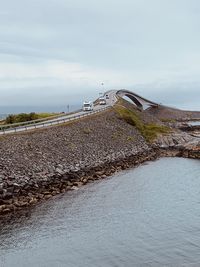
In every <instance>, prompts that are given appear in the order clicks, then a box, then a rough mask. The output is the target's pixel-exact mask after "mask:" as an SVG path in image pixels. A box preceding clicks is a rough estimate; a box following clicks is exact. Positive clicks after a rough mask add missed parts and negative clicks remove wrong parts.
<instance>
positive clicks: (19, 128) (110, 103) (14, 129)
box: [0, 90, 117, 135]
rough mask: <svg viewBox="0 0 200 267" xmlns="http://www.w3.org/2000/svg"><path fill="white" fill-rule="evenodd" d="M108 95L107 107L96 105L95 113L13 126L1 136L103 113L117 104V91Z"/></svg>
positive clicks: (81, 113)
mask: <svg viewBox="0 0 200 267" xmlns="http://www.w3.org/2000/svg"><path fill="white" fill-rule="evenodd" d="M106 95H108V97H109V98H108V99H106V105H96V106H94V110H93V111H78V112H76V113H73V114H68V115H67V114H66V115H65V116H62V117H57V118H54V119H50V120H47V121H43V122H38V123H34V124H31V125H30V124H27V125H26V124H25V125H21V126H17V127H16V126H15V127H12V125H11V127H10V128H7V129H6V128H5V129H4V130H1V131H0V135H4V134H12V133H18V132H24V131H30V130H35V129H41V128H44V127H49V126H53V125H58V124H61V123H65V122H68V121H73V120H77V119H79V118H81V117H84V116H89V115H92V114H95V113H97V112H101V111H103V110H105V109H107V108H109V107H111V106H113V105H114V104H115V102H116V101H117V97H116V90H111V91H108V92H106V93H105V94H104V96H106Z"/></svg>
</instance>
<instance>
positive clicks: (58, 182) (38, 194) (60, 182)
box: [0, 148, 200, 217]
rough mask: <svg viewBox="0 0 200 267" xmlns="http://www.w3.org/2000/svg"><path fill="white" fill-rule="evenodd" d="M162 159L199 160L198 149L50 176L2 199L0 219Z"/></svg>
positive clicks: (151, 152)
mask: <svg viewBox="0 0 200 267" xmlns="http://www.w3.org/2000/svg"><path fill="white" fill-rule="evenodd" d="M162 157H183V158H191V159H200V151H199V150H190V149H158V148H152V149H150V150H147V151H143V152H141V153H138V154H136V155H132V156H129V157H127V158H124V159H119V160H116V161H114V162H112V163H105V164H103V165H99V166H96V167H93V168H91V169H85V170H80V171H76V172H70V173H67V174H64V175H61V176H59V175H57V176H55V177H53V179H52V181H51V182H47V183H44V182H42V183H41V185H39V186H38V188H32V189H30V188H29V189H28V190H27V191H26V194H23V195H19V196H18V197H15V198H12V199H4V200H1V205H0V217H2V216H3V215H5V214H8V213H15V212H18V211H21V210H22V209H24V208H28V207H31V206H34V205H36V204H37V203H40V202H42V201H45V200H48V199H50V198H52V197H54V196H56V195H58V194H62V193H65V192H67V191H70V190H78V189H79V188H80V187H81V186H84V185H86V184H88V183H91V182H95V181H97V180H103V179H106V178H107V177H110V176H112V175H114V174H115V173H118V172H120V171H123V170H126V169H130V168H136V167H138V166H140V165H141V164H143V163H145V162H148V161H154V160H157V159H160V158H162Z"/></svg>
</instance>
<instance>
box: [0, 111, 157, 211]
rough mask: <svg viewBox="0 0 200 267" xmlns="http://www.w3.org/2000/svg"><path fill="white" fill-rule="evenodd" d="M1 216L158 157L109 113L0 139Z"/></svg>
mask: <svg viewBox="0 0 200 267" xmlns="http://www.w3.org/2000/svg"><path fill="white" fill-rule="evenodd" d="M0 155H1V156H0V213H8V212H10V211H15V210H17V209H21V208H23V207H26V206H28V205H31V204H35V203H37V202H38V201H40V200H41V199H48V198H50V197H52V196H54V195H56V194H58V193H63V192H65V191H67V190H73V189H77V188H78V187H79V186H81V185H83V184H86V183H87V182H91V181H93V180H96V179H100V178H101V179H102V178H105V177H106V176H108V175H111V174H112V173H114V172H116V171H119V170H120V169H125V168H128V167H129V166H133V165H135V164H139V163H140V162H143V161H146V160H148V159H149V160H152V159H154V158H156V157H157V156H158V155H157V153H156V152H155V150H154V149H152V148H151V146H149V145H148V144H147V143H146V141H145V140H144V138H143V137H142V136H141V134H140V133H139V132H138V131H137V129H135V128H134V127H132V126H131V125H129V124H127V123H126V122H125V121H123V120H120V119H119V118H117V116H116V114H115V113H114V111H111V110H109V111H107V112H104V113H102V114H100V115H96V116H92V117H90V118H85V119H82V120H80V121H78V122H74V123H71V124H67V125H62V126H57V127H52V128H48V129H44V130H41V131H35V132H29V133H26V134H17V135H12V136H11V135H8V136H5V137H2V138H1V140H0Z"/></svg>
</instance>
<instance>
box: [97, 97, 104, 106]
mask: <svg viewBox="0 0 200 267" xmlns="http://www.w3.org/2000/svg"><path fill="white" fill-rule="evenodd" d="M99 105H106V100H105V98H104V97H99Z"/></svg>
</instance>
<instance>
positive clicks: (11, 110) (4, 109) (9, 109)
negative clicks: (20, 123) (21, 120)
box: [0, 103, 81, 118]
mask: <svg viewBox="0 0 200 267" xmlns="http://www.w3.org/2000/svg"><path fill="white" fill-rule="evenodd" d="M80 108H81V103H79V104H78V103H77V104H73V105H69V107H68V106H67V105H66V106H1V107H0V118H5V117H6V116H7V115H8V114H17V113H30V112H36V113H40V112H56V113H57V112H68V111H69V112H71V111H75V110H78V109H80Z"/></svg>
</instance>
